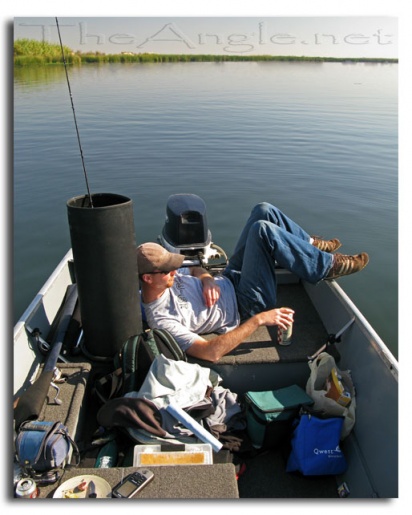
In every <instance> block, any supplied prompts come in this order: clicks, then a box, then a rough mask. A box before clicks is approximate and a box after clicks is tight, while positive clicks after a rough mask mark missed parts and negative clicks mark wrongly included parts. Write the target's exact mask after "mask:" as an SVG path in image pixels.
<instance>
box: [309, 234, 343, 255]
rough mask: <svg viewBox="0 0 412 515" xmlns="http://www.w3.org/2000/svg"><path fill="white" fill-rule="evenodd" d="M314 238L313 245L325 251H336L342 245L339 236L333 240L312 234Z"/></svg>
mask: <svg viewBox="0 0 412 515" xmlns="http://www.w3.org/2000/svg"><path fill="white" fill-rule="evenodd" d="M312 238H313V242H312V245H314V246H315V247H317V248H318V249H319V250H323V252H335V250H338V248H339V247H341V246H342V243H341V242H340V241H339V240H338V239H337V238H334V239H333V240H322V239H320V238H318V237H317V236H312Z"/></svg>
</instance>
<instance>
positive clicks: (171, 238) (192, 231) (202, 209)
mask: <svg viewBox="0 0 412 515" xmlns="http://www.w3.org/2000/svg"><path fill="white" fill-rule="evenodd" d="M158 241H159V244H160V245H162V246H163V247H165V249H166V250H168V251H169V252H173V253H175V254H183V255H184V256H185V260H184V261H183V266H201V267H203V268H205V269H207V270H211V269H213V268H214V269H223V268H225V267H226V265H227V263H228V258H227V255H226V253H225V251H224V250H223V249H222V248H221V247H219V246H218V245H216V244H214V243H213V242H212V235H211V232H210V230H209V228H208V225H207V216H206V204H205V203H204V201H203V200H202V199H201V198H200V197H198V196H197V195H193V194H189V193H179V194H176V195H172V196H170V197H169V199H168V202H167V205H166V220H165V224H164V227H163V230H162V233H161V235H160V236H159V237H158Z"/></svg>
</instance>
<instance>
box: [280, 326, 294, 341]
mask: <svg viewBox="0 0 412 515" xmlns="http://www.w3.org/2000/svg"><path fill="white" fill-rule="evenodd" d="M292 331H293V323H291V324H290V325H288V327H287V329H282V328H281V327H279V326H278V344H279V345H284V346H286V345H290V344H291V343H292Z"/></svg>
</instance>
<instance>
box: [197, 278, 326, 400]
mask: <svg viewBox="0 0 412 515" xmlns="http://www.w3.org/2000/svg"><path fill="white" fill-rule="evenodd" d="M278 299H279V300H278V305H279V306H285V307H290V308H292V309H293V310H294V311H295V316H294V324H293V334H292V343H291V344H290V345H288V346H282V345H279V344H278V343H277V327H276V326H274V327H260V328H259V329H258V330H257V331H255V332H254V333H253V334H252V335H251V336H250V337H249V338H247V340H246V341H245V342H244V343H242V344H241V345H239V346H238V347H237V348H236V349H234V350H233V351H232V352H230V353H229V354H227V355H226V356H223V357H222V358H221V359H220V360H219V361H218V362H217V363H211V362H208V361H204V360H198V359H194V358H190V357H189V361H190V362H192V363H198V364H199V365H201V366H204V367H208V368H213V369H214V370H216V371H217V372H218V373H219V374H220V375H221V377H222V378H223V382H224V386H226V387H227V388H230V389H231V390H232V391H235V392H238V393H244V392H245V391H248V390H271V389H274V388H281V387H283V386H288V385H290V384H291V383H292V381H293V382H294V383H296V384H300V385H301V386H303V385H305V384H306V381H307V379H308V377H309V367H308V356H311V355H312V354H314V353H315V352H317V351H318V349H319V348H320V347H322V345H324V344H325V343H326V342H327V339H328V334H327V332H326V329H325V328H324V326H323V324H322V322H321V320H320V318H319V315H318V314H317V312H316V310H315V308H314V307H313V305H312V303H311V301H310V299H309V297H308V295H307V293H306V291H305V289H304V287H303V285H302V284H301V283H296V284H288V285H287V287H285V286H283V285H279V286H278ZM215 336H216V335H204V338H206V339H211V338H213V337H215Z"/></svg>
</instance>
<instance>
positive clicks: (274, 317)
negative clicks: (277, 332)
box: [256, 308, 295, 329]
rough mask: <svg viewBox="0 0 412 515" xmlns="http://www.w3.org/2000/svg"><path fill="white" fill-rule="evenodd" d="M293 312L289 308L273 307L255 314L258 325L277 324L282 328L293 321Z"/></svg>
mask: <svg viewBox="0 0 412 515" xmlns="http://www.w3.org/2000/svg"><path fill="white" fill-rule="evenodd" d="M294 314H295V312H294V311H293V309H290V308H275V309H271V310H269V311H263V312H262V313H259V314H258V315H256V316H257V317H258V320H259V325H268V326H272V325H277V326H279V327H281V328H282V329H287V328H288V326H290V325H291V324H292V323H293V315H294Z"/></svg>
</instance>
